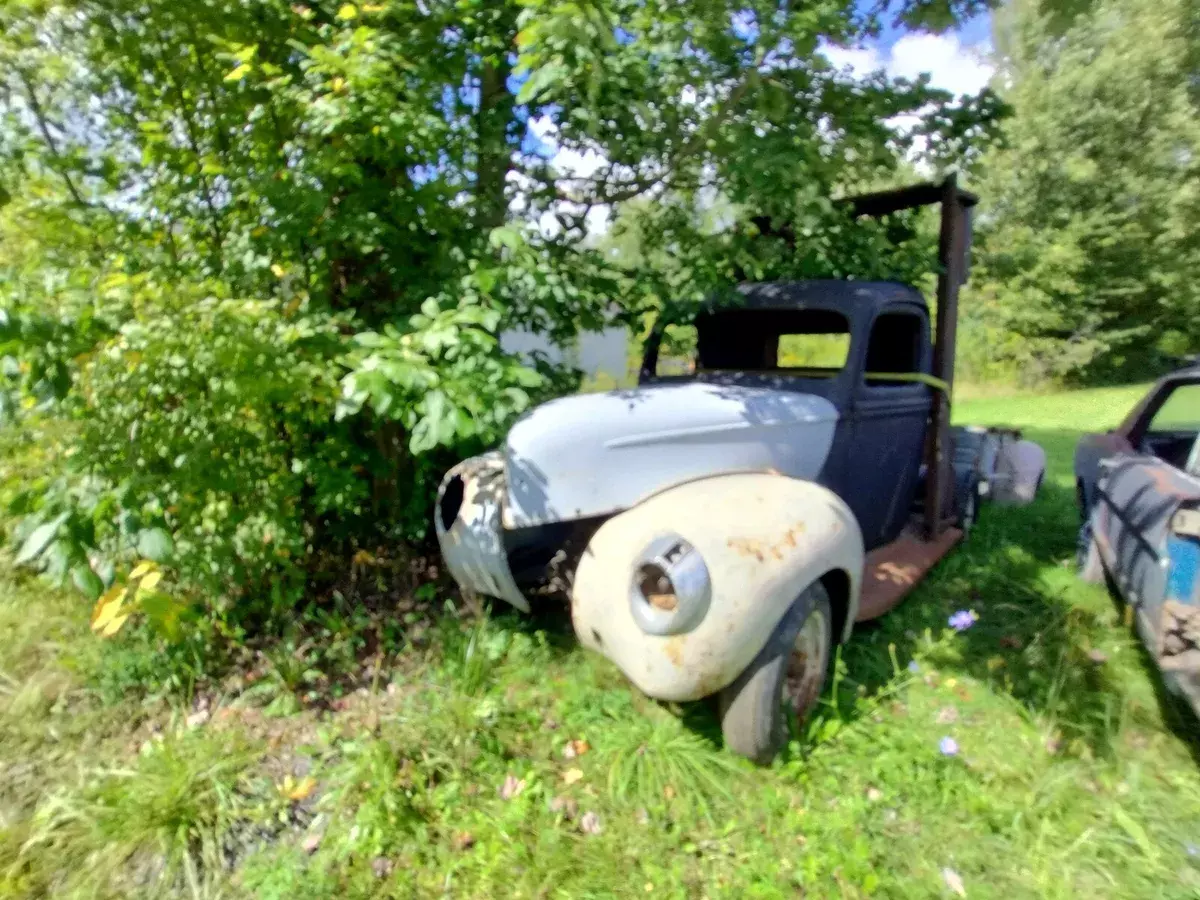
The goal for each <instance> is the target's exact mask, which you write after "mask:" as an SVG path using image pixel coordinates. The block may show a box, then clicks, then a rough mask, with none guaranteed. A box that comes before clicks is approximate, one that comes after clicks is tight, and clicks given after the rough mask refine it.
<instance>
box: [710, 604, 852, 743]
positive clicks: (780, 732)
mask: <svg viewBox="0 0 1200 900" xmlns="http://www.w3.org/2000/svg"><path fill="white" fill-rule="evenodd" d="M802 633H803V634H804V638H803V642H804V643H805V644H806V645H807V648H808V649H807V650H806V651H805V650H801V649H800V648H798V647H797V642H798V639H800V638H801V634H802ZM832 646H833V616H832V615H831V613H830V608H829V595H828V594H827V593H826V592H825V587H824V586H823V585H822V584H821V583H820V582H817V583H816V584H813V585H811V586H809V587H808V588H807V589H806V590H805V591H804V593H803V594H801V595H800V596H799V597H798V598H797V599H796V602H795V603H793V604H792V605H791V607H790V608H789V609H788V611H787V612H786V613H785V614H784V616H783V618H782V619H781V620H780V621H779V624H778V625H776V626H775V630H774V631H773V632H772V633H771V636H770V637H769V638H767V643H766V644H765V645H764V646H763V648H762V650H760V651H759V654H758V656H756V657H755V658H754V660H753V661H752V662H751V663H750V665H748V666H747V667H746V671H744V672H743V673H742V674H741V675H739V676H738V677H737V678H736V679H735V680H734V682H733V683H732V684H731V685H729V687H727V688H725V690H723V691H721V693H720V696H719V698H718V699H719V705H720V710H721V732H722V733H723V734H724V736H725V746H726V747H728V748H729V749H730V750H733V751H734V752H735V753H739V754H741V755H742V756H745V757H747V758H748V759H751V760H753V761H754V762H756V763H759V764H761V765H766V764H767V763H769V762H770V761H771V760H772V759H774V758H775V754H776V753H778V752H779V750H780V749H782V747H783V746H784V744H786V743H787V738H788V721H787V719H788V717H787V711H786V710H785V706H784V704H785V702H786V703H787V705H788V706H789V707H790V709H791V711H792V712H793V713H794V714H795V716H796V720H797V721H798V722H803V721H804V720H805V719H807V718H808V716H809V714H810V713H811V712H812V710H813V708H814V707H815V706H816V705H817V701H819V700H820V699H821V692H822V691H823V690H824V689H825V678H826V675H827V673H828V671H829V661H830V659H831V657H832V652H831V649H832ZM813 656H816V657H817V659H816V660H813V659H812V657H813ZM797 667H799V671H797ZM785 689H787V690H786V693H785Z"/></svg>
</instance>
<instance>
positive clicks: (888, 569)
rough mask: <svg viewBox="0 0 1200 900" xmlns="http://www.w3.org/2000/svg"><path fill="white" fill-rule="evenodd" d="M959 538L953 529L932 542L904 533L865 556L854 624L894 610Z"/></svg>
mask: <svg viewBox="0 0 1200 900" xmlns="http://www.w3.org/2000/svg"><path fill="white" fill-rule="evenodd" d="M962 536H963V533H962V531H960V530H959V529H957V528H947V529H946V530H945V531H943V532H942V533H941V534H940V535H938V537H937V539H936V540H933V541H923V540H921V539H920V538H918V537H917V536H916V535H911V534H906V535H901V536H900V537H899V538H897V539H896V540H894V541H892V543H890V544H887V545H885V546H883V547H877V548H876V549H874V550H872V551H871V552H870V553H868V554H867V561H866V569H865V571H864V573H863V584H862V597H861V598H860V600H859V605H858V613H857V616H856V619H855V621H858V622H867V621H870V620H871V619H878V618H879V617H880V616H882V615H883V614H884V613H888V612H891V611H892V610H893V609H895V608H896V607H897V606H898V605H899V604H900V601H901V600H903V599H904V598H905V597H906V596H908V592H909V591H911V590H912V589H913V588H915V587H916V586H917V584H918V583H919V582H920V581H921V579H922V578H924V577H925V575H926V574H927V573H928V572H929V570H930V569H932V568H933V567H934V565H935V564H936V563H937V562H938V560H940V559H941V558H942V557H943V556H945V555H946V554H947V553H949V552H950V550H951V549H952V548H953V547H954V545H955V544H957V543H958V542H959V541H961V540H962Z"/></svg>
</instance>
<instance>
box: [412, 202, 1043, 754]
mask: <svg viewBox="0 0 1200 900" xmlns="http://www.w3.org/2000/svg"><path fill="white" fill-rule="evenodd" d="M909 190H913V189H909ZM921 190H922V191H924V193H920V194H919V195H918V196H917V199H918V200H919V199H921V198H926V199H925V201H924V202H943V219H944V225H945V219H946V218H947V217H949V218H950V220H951V221H950V234H951V237H952V238H953V239H952V240H951V241H950V242H949V244H948V245H947V244H945V242H944V246H943V250H944V253H945V254H946V255H947V256H948V257H949V258H948V263H949V264H948V265H947V266H945V267H944V270H943V275H942V280H941V285H940V289H939V300H940V305H939V309H940V310H941V313H940V315H939V322H938V333H939V334H941V335H942V336H943V340H942V341H941V343H940V346H939V345H935V344H934V343H933V342H931V340H930V330H931V329H930V321H929V312H928V308H927V304H926V302H925V300H924V298H923V297H922V296H921V294H920V293H919V292H918V291H916V290H915V289H914V288H912V287H908V286H906V285H902V284H897V283H888V282H854V281H806V282H795V283H786V284H780V283H773V284H746V285H743V286H741V287H740V288H739V289H738V292H737V298H736V302H733V303H729V302H722V303H713V304H710V305H708V306H707V307H704V308H702V309H700V310H698V311H695V312H694V314H693V315H692V316H690V317H688V320H687V321H684V322H670V321H666V320H664V321H662V322H660V323H659V324H658V325H657V326H656V327H655V328H654V329H653V331H652V333H651V334H650V337H649V339H648V340H647V342H646V346H645V352H644V358H643V363H642V367H641V375H640V378H639V384H638V386H637V387H636V388H634V389H630V390H618V391H611V392H608V393H600V394H581V395H576V396H571V397H564V398H561V399H558V400H554V401H551V402H549V403H546V404H543V405H542V406H539V407H537V408H536V409H534V410H532V411H531V412H530V413H528V414H526V415H525V416H524V417H523V418H522V419H520V420H519V421H518V422H517V423H516V424H515V425H514V426H513V427H512V429H511V430H510V432H509V435H508V438H507V440H506V442H505V444H504V446H503V448H502V449H500V450H497V451H494V452H492V453H488V454H485V455H483V456H480V457H477V458H475V459H471V460H467V461H466V462H464V463H461V464H460V465H459V466H457V467H456V468H455V469H453V470H452V471H451V472H450V473H449V474H448V475H447V477H446V479H445V480H444V482H443V484H442V487H441V490H440V493H439V499H438V509H437V513H436V516H435V518H436V528H437V535H438V539H439V541H440V544H441V549H442V553H443V556H444V558H445V561H446V564H447V567H448V569H449V571H450V572H451V573H452V574H453V576H454V578H455V579H456V580H457V582H458V583H459V585H460V586H462V587H463V588H464V589H468V590H473V591H477V592H479V593H482V594H487V595H490V596H493V597H498V598H501V599H504V600H506V601H508V602H509V603H511V604H512V605H513V606H516V607H517V608H519V609H522V610H528V609H529V597H530V596H531V595H532V594H534V593H536V592H539V591H541V590H542V589H544V588H545V586H546V585H548V584H549V585H551V586H557V587H559V588H561V589H562V590H563V591H564V592H565V593H566V594H567V595H568V597H569V600H570V604H571V615H572V621H573V624H574V628H575V632H576V634H577V635H578V637H579V640H580V641H581V643H582V644H583V645H584V646H586V647H589V648H591V649H593V650H595V651H597V652H599V653H602V654H604V655H605V656H607V657H608V658H609V659H611V660H612V661H613V662H615V663H616V664H617V665H618V666H619V667H620V668H621V670H622V671H623V672H624V673H625V674H626V676H627V677H628V678H629V679H630V681H632V682H633V683H634V684H635V685H636V686H637V687H638V688H640V689H641V690H642V691H644V692H645V693H646V694H648V695H650V696H651V697H655V698H659V699H663V700H670V701H686V700H697V699H700V698H703V697H707V696H710V695H716V696H717V697H718V698H719V703H720V709H721V719H722V729H723V732H724V736H725V740H726V743H727V745H728V746H730V747H731V748H732V749H734V750H736V751H737V752H739V753H742V754H744V755H746V756H748V757H750V758H752V759H755V760H758V761H766V760H769V759H770V758H771V757H773V756H774V754H775V753H776V751H777V750H778V748H779V746H780V744H781V742H782V741H783V740H784V739H785V737H786V734H787V727H786V725H787V716H788V710H789V709H790V711H791V713H792V714H794V715H795V716H796V717H797V718H798V719H803V718H804V717H805V716H806V715H807V714H808V713H809V712H810V711H811V710H812V708H813V707H814V705H815V704H816V702H817V700H818V699H819V697H820V694H821V690H822V687H823V685H824V680H825V675H826V670H827V668H828V666H829V661H830V657H831V652H832V647H833V645H834V643H836V642H838V641H843V640H845V639H847V638H848V637H849V635H850V633H851V629H852V628H853V625H854V623H855V621H856V620H861V619H864V618H870V617H874V616H877V615H881V614H882V613H883V612H885V611H887V610H888V609H890V608H891V607H892V606H894V605H895V604H896V603H897V602H899V600H900V599H901V597H903V596H904V594H905V593H906V592H907V591H908V590H909V589H911V587H912V586H913V585H914V584H915V583H916V582H917V581H918V580H919V578H920V577H921V576H922V575H923V574H924V572H925V571H926V570H928V568H929V567H930V566H932V565H933V563H934V562H935V561H936V560H937V559H938V558H940V557H941V556H942V555H943V554H944V553H945V552H946V551H947V550H948V549H949V548H950V547H951V546H953V544H954V543H955V542H956V541H958V540H959V539H960V538H961V537H962V535H963V534H964V532H966V531H967V530H968V529H969V527H970V525H971V522H972V521H973V520H974V517H975V515H976V510H977V503H978V501H979V500H980V499H981V498H983V497H997V498H998V499H1002V500H1016V501H1024V500H1028V499H1031V497H1032V494H1033V492H1034V491H1036V486H1037V484H1038V483H1039V482H1040V477H1041V466H1042V465H1043V464H1044V455H1042V454H1041V451H1040V448H1038V447H1036V445H1031V444H1029V443H1028V442H1024V441H1021V440H1019V436H1018V435H1016V434H1015V433H1012V432H1000V431H987V430H982V429H976V430H968V429H950V428H949V426H948V419H949V415H948V413H949V396H948V393H949V387H950V386H949V378H948V375H949V372H950V369H951V367H952V365H953V329H952V324H951V323H952V320H953V316H954V312H955V300H956V296H957V284H958V279H960V278H961V275H960V274H959V273H961V272H962V271H963V268H962V266H961V264H960V262H959V261H960V260H961V259H962V258H963V257H965V251H964V250H963V244H962V243H961V241H963V240H964V232H965V230H966V225H965V221H963V220H964V219H965V216H963V215H962V213H963V211H964V210H965V209H966V208H968V207H969V204H970V203H971V202H973V198H970V197H969V195H965V194H963V192H961V191H959V190H958V189H957V187H956V186H955V185H954V184H953V183H952V182H950V183H949V184H948V185H929V186H922V188H921ZM881 197H882V198H883V199H882V200H880V199H879V198H881ZM869 199H871V200H872V202H875V203H877V204H882V205H883V206H888V204H889V203H890V204H892V205H893V206H894V208H905V207H904V205H903V204H909V205H911V204H912V203H913V202H914V197H913V195H912V194H903V193H902V192H897V196H891V195H873V196H872V198H869ZM947 206H949V207H950V212H949V213H947ZM871 211H872V210H867V212H871ZM955 211H957V212H958V214H959V217H958V218H957V219H956V217H955V214H954V212H955ZM944 230H945V229H944ZM956 247H957V250H956V249H955V248H956ZM680 326H683V327H692V328H694V348H695V349H694V352H693V353H691V354H690V355H689V359H687V360H686V361H685V365H683V366H682V367H680V366H678V365H676V366H675V367H671V366H670V365H667V363H668V361H667V360H660V348H661V346H662V340H663V336H664V333H665V332H666V331H667V329H668V328H673V327H680ZM674 362H676V363H678V362H679V361H678V360H675V361H674Z"/></svg>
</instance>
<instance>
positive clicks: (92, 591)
mask: <svg viewBox="0 0 1200 900" xmlns="http://www.w3.org/2000/svg"><path fill="white" fill-rule="evenodd" d="M71 581H72V582H73V583H74V584H75V587H77V588H78V589H79V590H80V592H81V593H82V594H83V595H84V596H85V597H87V598H88V599H89V600H95V599H96V598H97V597H99V596H100V595H101V594H102V593H103V592H104V582H103V581H102V580H101V579H100V576H99V575H97V574H96V573H95V572H93V571H92V569H91V566H89V565H87V564H86V563H79V564H78V565H77V566H75V568H73V569H72V570H71Z"/></svg>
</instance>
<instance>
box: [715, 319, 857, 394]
mask: <svg viewBox="0 0 1200 900" xmlns="http://www.w3.org/2000/svg"><path fill="white" fill-rule="evenodd" d="M696 326H697V334H696V338H697V343H696V370H697V371H700V372H768V373H786V374H792V375H799V376H803V377H808V378H828V377H832V376H834V375H837V374H838V373H839V372H841V371H842V369H844V368H845V366H846V361H847V359H848V358H849V355H850V322H849V321H848V320H847V319H846V317H845V316H844V315H842V314H841V313H839V312H834V311H831V310H819V309H795V310H792V309H788V310H775V309H759V310H752V309H736V310H721V311H718V312H714V313H709V314H707V315H704V316H701V317H700V318H699V319H698V320H697V322H696Z"/></svg>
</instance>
